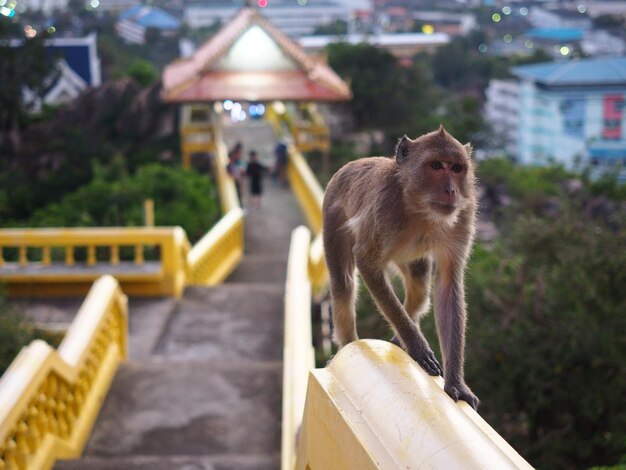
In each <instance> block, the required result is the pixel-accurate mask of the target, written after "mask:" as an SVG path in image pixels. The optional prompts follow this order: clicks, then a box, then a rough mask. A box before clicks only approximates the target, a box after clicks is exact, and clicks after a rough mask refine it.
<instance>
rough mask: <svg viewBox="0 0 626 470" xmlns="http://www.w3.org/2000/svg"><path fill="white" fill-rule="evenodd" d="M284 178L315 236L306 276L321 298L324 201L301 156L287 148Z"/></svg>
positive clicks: (324, 275) (325, 277) (323, 285)
mask: <svg viewBox="0 0 626 470" xmlns="http://www.w3.org/2000/svg"><path fill="white" fill-rule="evenodd" d="M287 177H288V178H289V183H290V185H291V189H292V191H293V192H294V194H295V195H296V198H297V200H298V203H299V204H300V208H301V209H302V212H303V213H304V215H305V217H306V220H307V223H308V225H309V227H310V228H311V230H312V231H313V233H314V234H315V239H314V240H313V243H312V244H311V251H310V256H309V276H310V277H311V282H312V283H313V291H314V292H315V294H317V295H320V294H321V293H323V292H324V290H325V289H326V285H327V282H328V271H327V270H326V263H325V261H324V248H323V244H322V201H323V199H324V190H323V189H322V186H321V185H320V183H319V181H318V180H317V178H316V177H315V175H314V174H313V171H311V168H310V167H309V165H308V164H307V162H306V160H305V159H304V157H303V156H302V154H301V153H300V152H298V151H297V150H296V149H295V148H294V147H293V146H290V147H289V165H288V166H287Z"/></svg>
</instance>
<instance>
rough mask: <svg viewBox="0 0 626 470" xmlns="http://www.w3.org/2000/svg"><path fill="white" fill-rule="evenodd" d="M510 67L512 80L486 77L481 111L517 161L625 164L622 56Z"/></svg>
mask: <svg viewBox="0 0 626 470" xmlns="http://www.w3.org/2000/svg"><path fill="white" fill-rule="evenodd" d="M511 71H512V73H513V75H514V76H515V77H516V79H515V80H512V81H501V80H499V81H495V80H494V81H492V82H491V84H490V86H489V90H488V95H487V97H488V102H487V105H486V108H485V115H486V117H487V119H488V121H489V122H490V123H492V126H493V129H494V131H495V132H498V131H499V132H501V135H503V136H505V138H507V139H509V140H508V141H507V142H506V145H504V148H506V149H507V150H509V148H510V149H511V150H512V151H511V154H512V155H513V156H515V157H516V158H517V160H518V161H519V162H520V163H523V164H545V163H547V162H549V161H555V162H558V163H562V164H563V165H565V166H567V167H572V166H574V164H575V163H576V162H577V161H578V160H580V162H581V163H583V164H591V165H593V166H596V167H605V168H613V167H615V165H620V166H621V167H622V168H624V167H626V112H625V109H626V106H625V104H626V58H609V59H578V60H568V61H560V62H551V63H543V64H533V65H525V66H519V67H514V68H513V69H512V70H511ZM513 142H515V143H514V144H513Z"/></svg>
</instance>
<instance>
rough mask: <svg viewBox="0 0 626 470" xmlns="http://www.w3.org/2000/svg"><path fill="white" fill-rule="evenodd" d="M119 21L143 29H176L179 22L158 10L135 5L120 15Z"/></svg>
mask: <svg viewBox="0 0 626 470" xmlns="http://www.w3.org/2000/svg"><path fill="white" fill-rule="evenodd" d="M120 20H128V21H133V22H135V23H137V24H139V25H141V26H143V27H144V28H157V29H178V27H179V26H180V23H181V22H180V20H179V19H177V18H174V17H173V16H172V15H170V14H169V13H167V12H166V11H164V10H161V9H159V8H154V7H149V6H145V5H135V6H134V7H131V8H129V9H128V10H126V11H124V12H122V13H121V14H120Z"/></svg>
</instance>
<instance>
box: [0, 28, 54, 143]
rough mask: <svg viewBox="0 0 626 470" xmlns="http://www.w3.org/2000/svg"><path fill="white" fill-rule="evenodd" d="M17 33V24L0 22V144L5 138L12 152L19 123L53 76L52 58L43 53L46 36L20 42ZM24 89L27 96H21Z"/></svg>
mask: <svg viewBox="0 0 626 470" xmlns="http://www.w3.org/2000/svg"><path fill="white" fill-rule="evenodd" d="M20 29H21V27H20V25H19V24H18V23H12V22H10V21H0V144H1V143H2V139H1V137H2V134H4V135H5V136H7V135H8V136H9V137H10V140H11V143H12V145H13V147H14V148H15V147H16V146H19V145H20V120H21V119H22V118H23V117H24V115H25V114H26V113H27V112H29V111H31V110H32V109H33V106H34V105H35V104H36V102H37V100H38V99H39V98H40V97H41V95H42V92H43V91H44V90H45V88H46V87H47V86H49V84H50V83H51V81H52V80H54V76H55V74H56V73H57V71H56V69H55V67H54V63H55V58H54V57H52V56H51V55H49V54H46V52H45V50H44V41H45V40H46V39H47V38H48V36H49V35H48V33H47V32H45V31H43V32H40V33H39V34H37V35H36V36H35V37H33V38H23V33H20ZM17 38H21V39H17ZM16 39H17V41H18V42H17V43H16V42H14V41H15V40H16ZM25 89H28V90H30V92H31V94H30V95H25V94H24V93H23V91H24V90H25ZM26 96H30V97H31V98H30V99H28V98H26Z"/></svg>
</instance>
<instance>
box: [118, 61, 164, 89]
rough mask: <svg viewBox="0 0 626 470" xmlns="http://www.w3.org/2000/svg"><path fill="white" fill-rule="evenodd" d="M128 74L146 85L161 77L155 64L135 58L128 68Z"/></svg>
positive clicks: (142, 84)
mask: <svg viewBox="0 0 626 470" xmlns="http://www.w3.org/2000/svg"><path fill="white" fill-rule="evenodd" d="M126 75H128V76H129V77H131V78H132V79H134V80H136V81H137V83H139V84H140V85H141V86H142V87H146V86H149V85H151V84H152V83H154V82H155V81H157V80H158V79H159V72H158V71H157V70H156V68H155V67H154V65H152V64H151V63H150V62H148V61H147V60H144V59H135V60H134V61H133V62H131V63H130V65H129V66H128V68H127V69H126Z"/></svg>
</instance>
